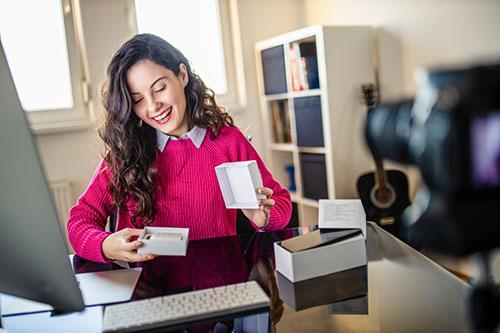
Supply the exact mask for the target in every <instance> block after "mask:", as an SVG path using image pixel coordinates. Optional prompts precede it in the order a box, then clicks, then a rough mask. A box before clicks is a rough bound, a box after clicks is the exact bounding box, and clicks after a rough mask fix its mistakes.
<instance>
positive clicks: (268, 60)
mask: <svg viewBox="0 0 500 333" xmlns="http://www.w3.org/2000/svg"><path fill="white" fill-rule="evenodd" d="M261 57H262V70H263V75H264V91H265V94H266V95H271V94H282V93H286V90H287V89H286V76H285V57H284V51H283V45H279V46H275V47H272V48H269V49H266V50H263V51H262V52H261Z"/></svg>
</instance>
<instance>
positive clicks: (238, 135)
mask: <svg viewBox="0 0 500 333" xmlns="http://www.w3.org/2000/svg"><path fill="white" fill-rule="evenodd" d="M225 129H228V132H230V135H228V140H227V141H226V142H227V144H228V145H229V147H228V148H229V150H230V152H231V153H232V154H236V158H235V160H236V161H250V160H255V161H257V166H258V167H259V170H260V174H261V176H262V183H263V185H264V187H269V188H270V189H272V190H273V195H272V196H271V199H273V200H274V201H275V205H274V206H273V208H271V211H270V217H269V224H268V225H267V226H266V227H265V228H260V227H258V226H256V225H255V224H254V223H253V222H252V221H251V222H252V225H253V226H254V228H256V229H259V230H262V231H269V230H277V229H283V228H284V227H286V226H287V224H288V222H289V221H290V217H291V215H292V202H291V199H290V193H289V192H288V190H287V189H286V188H283V187H282V186H281V185H280V183H278V182H277V181H276V180H275V179H274V178H273V176H272V174H271V172H269V170H268V169H267V168H266V166H265V164H264V162H263V161H262V159H261V158H260V156H259V154H258V153H257V151H256V150H255V148H254V147H253V145H252V144H251V143H250V141H249V140H248V139H247V138H246V137H245V136H244V135H243V133H242V132H241V131H240V130H239V129H236V128H228V127H225Z"/></svg>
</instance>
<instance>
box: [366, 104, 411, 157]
mask: <svg viewBox="0 0 500 333" xmlns="http://www.w3.org/2000/svg"><path fill="white" fill-rule="evenodd" d="M412 106H413V100H405V101H399V102H396V103H386V104H380V105H378V106H377V107H376V108H374V109H372V110H371V111H370V112H369V113H368V117H367V120H366V126H365V135H366V141H367V143H368V146H369V147H370V149H371V151H372V153H373V155H374V156H375V157H376V158H379V159H382V158H388V159H391V160H394V161H398V162H401V163H405V164H409V163H412V162H413V160H412V158H411V155H410V153H409V149H408V141H409V137H410V126H411V109H412Z"/></svg>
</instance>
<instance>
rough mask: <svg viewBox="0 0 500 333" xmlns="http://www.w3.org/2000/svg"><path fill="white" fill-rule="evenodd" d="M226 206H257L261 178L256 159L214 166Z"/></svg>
mask: <svg viewBox="0 0 500 333" xmlns="http://www.w3.org/2000/svg"><path fill="white" fill-rule="evenodd" d="M215 172H216V174H217V179H218V180H219V185H220V189H221V191H222V196H223V197H224V203H225V204H226V208H247V209H248V208H250V209H251V208H254V209H257V208H259V203H258V199H265V198H266V196H265V195H264V194H260V193H257V188H259V187H262V186H263V185H262V178H261V176H260V171H259V168H258V166H257V162H256V161H242V162H231V163H223V164H221V165H219V166H217V167H215Z"/></svg>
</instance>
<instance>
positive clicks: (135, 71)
mask: <svg viewBox="0 0 500 333" xmlns="http://www.w3.org/2000/svg"><path fill="white" fill-rule="evenodd" d="M188 81H189V76H188V74H187V69H186V66H185V65H184V64H180V66H179V75H178V76H176V75H175V74H174V72H172V71H171V70H169V69H167V68H165V67H163V66H162V65H158V64H157V63H154V62H152V61H151V60H144V61H141V62H139V63H137V64H136V65H134V66H133V67H132V68H130V69H129V70H128V72H127V85H128V90H129V92H130V97H131V98H132V103H133V104H132V105H133V109H134V112H135V114H136V115H137V116H138V117H139V118H140V119H142V121H143V122H145V123H146V124H148V125H150V126H151V127H153V128H156V129H158V130H160V131H162V132H163V133H166V134H168V135H173V136H176V137H179V136H181V135H183V134H185V133H187V132H189V130H190V127H191V125H190V120H189V116H188V114H187V112H186V95H185V94H184V87H186V85H187V84H188Z"/></svg>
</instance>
